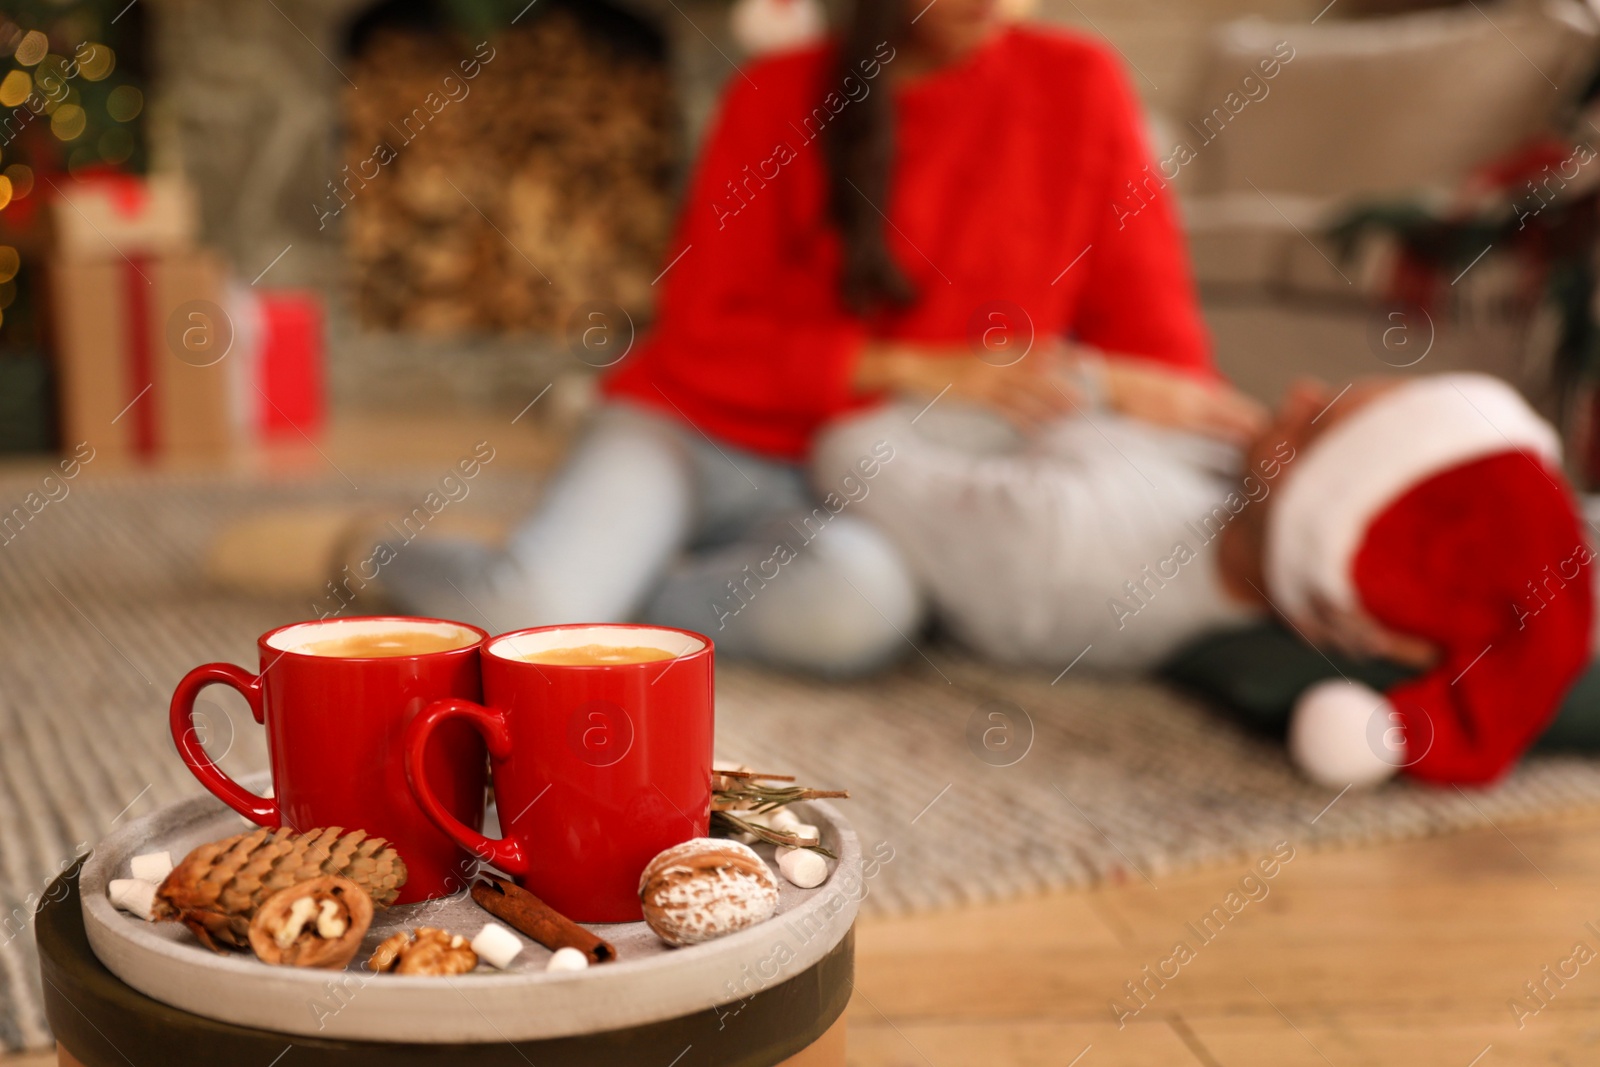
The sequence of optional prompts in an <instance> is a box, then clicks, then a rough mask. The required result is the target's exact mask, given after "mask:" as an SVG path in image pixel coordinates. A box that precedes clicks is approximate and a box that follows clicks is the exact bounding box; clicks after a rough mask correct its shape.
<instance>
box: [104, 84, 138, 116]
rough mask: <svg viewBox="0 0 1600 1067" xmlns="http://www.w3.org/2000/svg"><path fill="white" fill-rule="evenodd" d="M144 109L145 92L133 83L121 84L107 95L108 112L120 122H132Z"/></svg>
mask: <svg viewBox="0 0 1600 1067" xmlns="http://www.w3.org/2000/svg"><path fill="white" fill-rule="evenodd" d="M143 110H144V94H143V93H141V92H140V91H139V90H138V89H135V88H134V87H133V86H131V85H119V86H117V87H116V88H115V89H113V90H111V92H110V93H109V94H107V96H106V113H107V114H109V115H110V116H111V117H112V118H114V119H116V120H117V121H118V122H132V121H133V120H134V119H136V118H138V117H139V112H141V111H143Z"/></svg>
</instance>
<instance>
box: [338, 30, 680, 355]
mask: <svg viewBox="0 0 1600 1067" xmlns="http://www.w3.org/2000/svg"><path fill="white" fill-rule="evenodd" d="M459 6H460V5H448V4H435V3H428V2H425V0H389V2H386V3H382V4H380V5H378V6H376V7H374V8H372V9H369V10H368V11H367V12H366V13H365V14H363V15H362V16H361V17H359V18H358V19H357V20H356V21H355V22H353V23H352V24H351V26H350V28H349V31H348V33H347V35H346V50H347V56H348V59H349V62H348V65H346V67H345V69H346V70H348V72H349V79H350V81H351V82H352V83H353V85H349V86H346V87H345V89H344V94H343V102H342V105H341V106H342V112H343V115H342V118H343V125H344V147H343V153H342V154H343V160H342V163H343V166H342V167H341V169H340V170H339V172H338V175H337V177H336V179H335V180H333V181H330V182H329V183H328V185H327V188H326V189H325V190H323V203H322V204H321V205H320V206H319V207H318V209H317V210H318V215H319V220H320V223H321V225H323V226H330V225H335V224H337V225H339V226H342V227H343V233H342V240H343V247H344V259H345V264H346V268H347V271H348V275H349V278H350V281H351V286H350V294H351V301H352V304H353V307H354V310H355V312H356V317H357V320H358V321H359V322H360V323H361V325H362V326H363V327H364V328H366V329H369V330H377V331H398V332H408V333H418V334H424V335H431V336H451V335H482V334H517V333H528V332H533V333H544V334H555V333H558V332H560V331H561V330H562V329H563V327H564V324H565V323H566V322H567V320H568V317H569V316H570V315H571V314H572V313H573V311H574V309H576V308H577V307H578V306H580V305H583V304H587V303H591V302H595V301H604V302H608V303H614V304H617V305H620V306H621V307H622V308H624V309H625V310H627V311H628V312H629V314H630V315H632V316H633V317H634V319H635V321H643V320H644V319H647V318H648V316H649V312H650V304H651V300H650V297H651V294H652V289H651V285H650V283H651V281H652V280H653V279H654V277H655V272H656V271H657V270H658V269H659V266H660V260H661V253H662V250H663V248H664V247H665V243H666V240H667V237H668V231H669V226H670V223H671V198H670V192H671V182H672V176H673V173H674V164H675V162H676V160H675V154H676V148H677V138H676V120H677V114H676V108H675V105H674V102H673V97H672V86H671V82H670V80H669V74H668V67H667V47H666V41H665V39H664V38H663V36H662V35H661V34H660V32H659V31H658V30H657V29H656V28H655V27H653V26H651V25H649V24H648V23H646V22H645V21H643V20H641V19H640V18H638V17H636V16H635V15H633V14H631V13H629V12H627V11H624V10H622V9H620V8H618V7H614V6H612V5H609V4H606V3H602V2H599V0H540V2H539V3H538V4H537V5H532V6H530V7H529V8H528V9H527V10H526V11H525V12H524V14H523V15H522V16H521V17H519V19H518V20H517V22H516V24H515V25H513V26H512V27H511V28H510V29H508V30H498V31H496V32H494V33H492V34H491V33H485V34H482V35H479V34H477V33H475V32H473V30H472V28H471V26H470V24H467V23H463V22H462V21H461V20H459V19H452V18H450V17H448V15H447V13H448V12H450V11H451V10H452V9H454V8H456V7H459Z"/></svg>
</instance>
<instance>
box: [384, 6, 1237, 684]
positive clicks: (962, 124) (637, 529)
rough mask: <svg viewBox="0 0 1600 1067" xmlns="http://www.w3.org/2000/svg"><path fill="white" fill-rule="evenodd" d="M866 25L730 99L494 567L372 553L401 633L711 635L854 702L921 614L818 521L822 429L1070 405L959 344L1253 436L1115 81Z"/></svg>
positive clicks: (1029, 417)
mask: <svg viewBox="0 0 1600 1067" xmlns="http://www.w3.org/2000/svg"><path fill="white" fill-rule="evenodd" d="M853 8H854V10H853V12H852V13H851V14H850V15H849V17H848V18H847V19H846V20H845V23H844V25H843V27H842V31H841V33H840V34H839V36H838V38H837V39H836V40H833V41H830V42H827V43H825V44H822V45H818V46H814V47H807V48H804V49H800V50H796V51H792V52H789V53H786V54H782V55H778V56H775V57H773V58H770V59H764V60H761V61H759V62H757V63H755V64H752V65H751V66H749V67H748V68H747V69H746V70H744V71H742V72H741V74H740V76H737V77H733V78H730V79H729V90H728V93H727V95H726V98H725V99H724V101H723V103H722V105H721V110H720V114H719V116H718V118H717V120H716V121H715V123H714V124H713V128H712V131H711V133H710V134H709V137H708V139H707V142H706V145H705V147H704V150H703V152H702V155H701V158H700V160H699V163H698V165H697V168H696V173H695V177H694V180H693V181H692V183H691V185H690V187H689V190H688V192H687V193H686V196H685V201H684V205H683V209H682V217H681V220H680V223H679V227H678V232H677V234H676V236H675V237H674V240H673V242H672V247H671V248H670V249H669V250H668V252H667V254H666V255H665V257H664V258H663V263H662V266H663V271H662V279H661V284H660V287H659V288H660V289H661V296H660V300H659V304H658V308H657V312H658V316H657V321H656V323H655V325H654V328H653V329H652V331H651V333H650V335H649V336H648V337H647V338H644V339H642V340H641V342H640V344H639V345H638V346H636V349H635V350H633V351H631V352H628V353H627V354H626V355H625V356H624V357H623V358H622V359H621V361H620V362H619V363H618V364H617V366H616V367H615V368H614V369H613V370H611V371H610V373H609V374H608V377H607V378H606V380H605V382H604V385H603V394H604V397H605V401H604V403H603V404H602V407H601V410H600V411H599V413H598V415H597V416H596V417H595V418H594V419H593V420H592V424H591V425H590V426H589V428H588V430H587V432H586V433H585V434H584V435H583V436H582V438H581V439H580V440H579V441H578V443H577V444H576V446H575V447H574V449H573V451H572V452H571V454H570V456H569V457H568V458H567V459H566V461H565V462H564V464H563V465H562V466H561V468H560V470H558V471H557V472H556V473H555V475H554V476H553V478H552V479H551V481H550V482H549V484H548V486H547V489H546V492H545V493H544V496H543V499H542V501H541V503H540V505H539V507H538V509H537V510H536V511H535V512H534V513H533V514H532V515H530V516H528V517H527V519H526V521H524V522H523V523H522V524H521V526H520V527H519V528H518V529H517V530H516V531H515V532H514V534H513V535H512V537H511V538H510V541H509V543H508V546H507V549H506V551H503V552H501V551H494V550H490V549H488V548H485V547H481V546H474V545H471V544H465V543H446V542H445V541H444V540H443V539H441V538H435V537H429V538H427V539H418V540H417V541H416V542H415V543H408V544H406V545H404V546H401V547H398V548H396V549H395V550H394V551H393V552H392V553H389V555H392V556H393V559H392V561H390V562H387V563H385V564H384V565H383V567H382V573H381V575H380V577H379V579H378V581H379V582H380V583H381V584H382V585H383V587H384V589H385V591H386V592H387V594H388V597H389V599H390V600H391V601H392V602H393V603H395V604H396V605H397V606H398V607H400V608H402V609H403V610H407V611H410V612H413V613H417V614H425V615H433V616H443V617H447V618H462V619H468V620H470V621H472V622H475V623H478V624H480V625H484V626H487V627H488V628H490V629H491V630H496V631H500V630H507V629H512V628H515V627H520V626H530V625H537V624H542V623H557V622H572V621H586V622H604V621H620V620H625V619H639V620H645V621H649V622H655V623H663V624H667V625H674V626H680V627H684V628H687V629H693V630H697V631H703V632H706V633H708V634H710V635H711V636H712V637H713V639H714V640H715V641H716V645H717V651H718V654H719V655H722V656H728V655H732V656H745V657H750V658H754V659H757V660H760V661H762V662H764V663H769V664H774V665H778V666H783V667H788V668H795V669H800V670H805V671H811V672H816V673H821V674H827V675H833V676H839V675H847V674H857V673H861V672H865V671H870V670H873V669H876V668H878V667H881V666H883V665H885V664H887V663H889V662H891V661H893V660H895V659H898V658H899V657H901V656H903V655H905V654H907V653H909V652H910V651H911V646H910V645H909V644H908V637H911V636H914V635H915V634H916V632H917V630H918V628H919V626H920V624H921V621H922V619H923V614H924V608H923V596H922V590H921V589H920V588H919V586H918V583H917V582H916V581H915V580H914V579H913V577H912V575H911V572H910V571H909V570H908V568H907V566H906V564H905V561H903V560H902V559H901V558H900V553H899V551H898V549H897V548H896V547H895V545H894V544H893V542H891V541H890V540H889V539H887V538H885V537H884V536H883V534H882V533H881V532H879V531H878V530H877V529H876V528H874V527H873V526H872V525H871V524H870V523H867V522H864V521H863V520H862V519H861V517H860V516H858V515H856V514H854V513H852V512H849V511H845V512H841V513H837V514H835V513H834V512H832V511H830V510H828V509H826V508H824V509H823V510H822V511H821V512H820V513H819V512H818V511H817V507H818V500H817V499H816V498H814V497H813V496H812V494H811V493H810V491H809V489H808V487H807V484H806V480H805V475H804V467H803V462H804V460H805V459H806V457H807V456H808V455H809V454H810V451H811V448H812V444H813V439H814V436H815V434H816V432H817V430H818V428H819V427H821V426H822V425H824V424H825V423H827V422H828V421H829V420H830V419H832V418H835V417H837V416H839V415H841V414H843V413H845V412H848V411H850V410H853V409H855V408H858V407H860V406H862V405H864V404H870V403H875V402H877V401H878V400H879V399H880V398H881V397H883V396H885V395H921V396H923V397H924V402H925V401H926V399H931V398H932V397H933V396H934V395H935V394H937V393H940V392H941V391H946V390H947V391H948V395H947V396H946V398H945V399H946V400H947V401H950V400H954V399H956V398H959V397H968V398H977V399H982V400H984V401H986V402H988V403H992V404H993V405H995V406H996V407H997V408H998V409H1000V410H1003V411H1005V412H1006V413H1007V414H1008V415H1010V416H1011V417H1014V418H1016V419H1017V420H1019V421H1021V422H1024V423H1028V424H1037V423H1043V422H1046V421H1048V420H1050V419H1053V418H1056V417H1058V416H1060V415H1062V414H1065V413H1070V412H1071V410H1072V407H1073V404H1074V403H1078V402H1082V401H1085V399H1086V398H1085V396H1084V391H1085V389H1086V387H1087V384H1088V383H1083V382H1074V381H1073V380H1072V379H1071V378H1070V377H1067V378H1060V379H1057V378H1054V377H1050V376H1045V375H1039V374H1035V373H1033V368H1034V367H1035V366H1036V365H1037V364H1038V362H1039V361H1038V360H1036V359H1035V360H1026V361H1024V362H1023V363H1022V364H1021V365H1019V366H1018V367H1014V368H1006V367H997V366H991V365H989V364H987V363H985V362H982V361H980V360H979V359H976V358H974V357H973V353H972V347H971V345H970V343H969V334H970V333H971V332H972V331H973V330H974V329H976V330H978V331H979V335H980V336H984V335H988V336H989V337H990V338H991V340H993V341H994V344H993V345H992V346H991V347H992V348H993V349H994V351H992V352H991V353H990V354H991V355H992V356H993V358H994V359H995V361H997V362H1006V361H1008V360H1009V358H1010V356H1009V353H1010V352H1011V351H1015V350H1020V349H1021V348H1022V347H1023V345H1024V341H1023V340H1022V339H1021V334H1022V333H1024V332H1027V333H1036V334H1037V335H1038V336H1039V337H1041V338H1044V337H1052V336H1067V335H1071V336H1074V337H1076V338H1077V339H1078V340H1079V341H1081V342H1082V343H1084V344H1090V345H1094V346H1096V347H1097V348H1099V349H1101V350H1104V351H1106V352H1108V353H1113V355H1111V356H1109V357H1108V359H1107V361H1106V364H1105V378H1106V380H1107V390H1108V392H1109V394H1110V395H1111V396H1112V400H1113V403H1114V404H1115V406H1116V407H1117V408H1118V409H1119V410H1121V411H1124V412H1126V413H1128V414H1131V415H1139V416H1141V417H1144V418H1147V419H1151V420H1154V421H1158V422H1163V423H1168V424H1172V425H1176V426H1181V427H1184V428H1188V429H1192V430H1195V431H1198V432H1200V433H1203V434H1209V435H1212V436H1216V437H1219V438H1221V439H1224V440H1233V441H1240V440H1244V439H1247V438H1248V437H1249V436H1251V435H1253V433H1254V432H1255V431H1256V430H1258V429H1259V427H1260V424H1261V421H1262V419H1263V417H1264V412H1263V411H1262V409H1261V408H1260V406H1259V405H1258V404H1256V403H1255V402H1254V401H1252V400H1249V399H1247V398H1245V397H1244V396H1242V395H1241V394H1239V393H1238V392H1237V391H1236V390H1234V389H1232V388H1231V387H1230V386H1228V385H1227V384H1226V383H1224V382H1222V381H1221V380H1220V379H1219V378H1218V376H1217V374H1216V371H1215V369H1214V368H1213V366H1212V362H1211V354H1210V351H1209V348H1208V345H1207V342H1206V337H1205V330H1204V327H1203V325H1202V324H1201V321H1200V315H1199V311H1198V307H1197V302H1196V299H1195V294H1194V287H1193V285H1192V283H1191V280H1190V277H1189V270H1188V267H1187V264H1186V263H1185V260H1184V254H1183V248H1182V241H1181V238H1180V236H1179V233H1178V229H1177V226H1176V223H1175V220H1174V212H1173V210H1172V207H1171V204H1170V202H1169V199H1168V197H1167V195H1166V193H1165V191H1162V190H1154V191H1152V190H1149V189H1147V188H1146V187H1145V184H1144V183H1145V179H1146V178H1147V177H1148V175H1147V173H1146V165H1147V164H1148V163H1149V162H1150V158H1149V156H1148V154H1147V152H1146V151H1145V147H1144V145H1143V141H1142V134H1141V132H1140V117H1139V112H1138V106H1137V103H1136V101H1135V97H1134V95H1133V93H1132V92H1131V91H1130V89H1129V87H1128V85H1127V83H1126V79H1125V78H1124V76H1123V73H1122V71H1121V70H1120V69H1119V66H1118V63H1117V60H1116V58H1115V56H1114V54H1113V53H1111V52H1110V51H1109V50H1108V49H1106V48H1105V47H1104V46H1103V45H1100V44H1098V43H1092V42H1090V41H1088V40H1086V39H1084V38H1081V37H1078V36H1076V35H1072V34H1068V33H1064V32H1059V31H1054V30H1045V29H1038V28H1033V27H1026V26H1021V25H1012V24H1009V23H1008V22H1006V21H1005V19H1004V18H1003V17H1002V15H1001V13H1000V12H1001V5H997V4H994V3H992V2H991V0H941V2H940V3H938V4H933V5H928V4H925V3H923V2H921V0H917V2H915V3H909V2H907V0H873V2H870V3H869V2H865V0H863V2H861V3H857V4H855V5H853ZM1135 182H1137V183H1140V188H1141V190H1142V191H1141V197H1142V199H1141V200H1140V201H1139V203H1140V205H1141V206H1140V207H1139V209H1138V210H1137V211H1133V210H1131V209H1130V208H1129V206H1128V205H1127V204H1126V203H1125V202H1124V201H1125V200H1126V195H1125V194H1126V190H1127V189H1128V188H1131V187H1132V183H1135ZM997 301H1005V302H1006V304H1005V306H1004V308H1001V307H1000V306H999V305H997V303H996V302H997ZM1023 309H1026V310H1023ZM996 314H999V316H1000V318H999V320H996V319H995V318H994V316H995V315H996ZM1001 323H1003V324H1004V325H1003V327H1002V329H1001V330H1000V332H999V333H991V328H992V327H993V326H995V325H999V324H1001ZM1013 335H1015V336H1013ZM1008 346H1009V347H1008ZM985 351H987V349H985ZM1124 353H1125V354H1127V355H1128V356H1137V357H1139V359H1140V360H1141V362H1139V363H1138V364H1135V363H1133V362H1132V361H1131V360H1130V359H1128V358H1125V357H1124V356H1123V355H1122V354H1124ZM1076 521H1079V522H1081V523H1084V524H1089V525H1093V524H1097V523H1111V524H1115V523H1118V522H1121V521H1123V520H1122V518H1121V517H1120V516H1118V515H1116V514H1115V513H1106V514H1084V515H1080V516H1078V517H1077V520H1076ZM808 523H809V524H810V529H811V534H810V535H807V536H803V537H801V538H800V539H799V541H798V544H797V545H796V546H793V548H792V550H785V551H784V552H781V553H779V552H777V546H778V545H779V544H788V543H789V542H790V541H792V540H795V534H794V533H792V532H787V533H786V532H785V531H790V530H791V529H792V527H798V528H802V529H804V528H805V527H806V526H807V524H808ZM791 524H792V525H791ZM823 524H825V525H826V526H827V530H826V536H820V535H818V532H819V531H820V529H821V526H822V525H823ZM763 573H765V574H768V575H772V576H779V575H781V577H774V578H772V579H770V580H769V579H764V578H761V577H760V575H761V574H763ZM752 575H755V577H751V576H752Z"/></svg>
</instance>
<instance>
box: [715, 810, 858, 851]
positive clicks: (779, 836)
mask: <svg viewBox="0 0 1600 1067" xmlns="http://www.w3.org/2000/svg"><path fill="white" fill-rule="evenodd" d="M711 825H712V827H713V828H719V827H720V828H721V829H722V830H723V831H725V832H730V833H737V834H750V835H751V836H752V837H754V838H756V839H757V840H759V841H765V842H767V843H768V844H769V845H788V846H789V847H791V848H805V849H810V850H811V851H812V852H820V853H822V855H824V856H826V857H828V858H829V859H830V860H832V859H838V858H839V857H837V856H835V855H834V854H833V853H832V852H831V851H829V850H828V849H826V848H823V847H822V845H820V844H816V845H808V844H806V843H805V842H804V841H802V840H801V839H800V838H799V837H798V836H797V835H795V834H790V833H785V832H784V831H782V830H771V829H768V828H767V827H765V826H762V825H760V824H759V823H753V822H745V821H744V820H743V819H741V818H739V817H738V816H737V815H735V814H734V813H733V812H731V811H713V812H712V813H711Z"/></svg>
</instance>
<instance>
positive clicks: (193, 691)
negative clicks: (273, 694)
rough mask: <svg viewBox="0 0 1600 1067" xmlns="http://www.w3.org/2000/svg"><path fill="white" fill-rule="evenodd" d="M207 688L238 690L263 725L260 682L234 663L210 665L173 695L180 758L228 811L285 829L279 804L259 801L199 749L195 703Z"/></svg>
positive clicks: (188, 677)
mask: <svg viewBox="0 0 1600 1067" xmlns="http://www.w3.org/2000/svg"><path fill="white" fill-rule="evenodd" d="M208 685H227V686H232V687H233V688H234V689H237V690H238V691H239V692H240V693H241V694H243V696H244V698H245V699H246V700H248V701H249V702H250V711H251V712H252V713H253V714H254V715H255V717H256V722H262V721H264V719H263V715H262V708H261V679H260V678H258V677H257V676H255V675H253V674H251V673H250V672H249V671H247V670H245V669H244V668H243V667H235V666H234V665H233V664H231V663H207V664H205V665H204V666H202V667H196V668H195V669H194V670H192V671H190V672H189V673H188V674H186V675H184V676H183V681H181V682H179V683H178V688H177V689H175V690H174V691H173V693H172V740H173V741H174V742H175V743H176V744H177V746H178V754H179V755H180V756H182V757H183V762H185V763H187V764H188V765H189V770H190V771H192V772H194V776H195V777H196V778H198V779H200V784H201V785H203V786H205V787H206V788H207V789H209V790H211V792H212V793H214V794H216V796H217V798H218V799H220V800H221V801H222V802H223V803H224V804H226V805H228V807H230V808H232V809H233V810H234V811H236V812H238V813H239V814H240V815H243V816H244V817H245V818H247V819H249V820H250V821H251V822H253V823H256V824H257V825H259V826H265V827H268V828H270V829H274V830H275V829H277V828H278V827H279V826H281V825H283V818H282V816H280V815H279V814H278V802H277V801H276V800H274V799H272V798H271V797H258V796H256V795H255V794H254V793H252V792H250V790H248V789H246V788H245V787H244V786H242V785H240V784H239V783H238V782H235V781H234V780H233V779H232V778H229V777H228V776H227V775H226V774H223V773H222V769H221V768H220V767H218V766H217V765H216V763H215V762H213V761H212V759H211V757H210V756H209V755H207V754H206V750H205V749H204V748H202V747H201V745H200V736H199V734H198V733H197V732H196V730H195V725H194V702H195V698H196V697H198V696H199V695H200V691H201V690H202V689H204V688H205V687H206V686H208Z"/></svg>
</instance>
